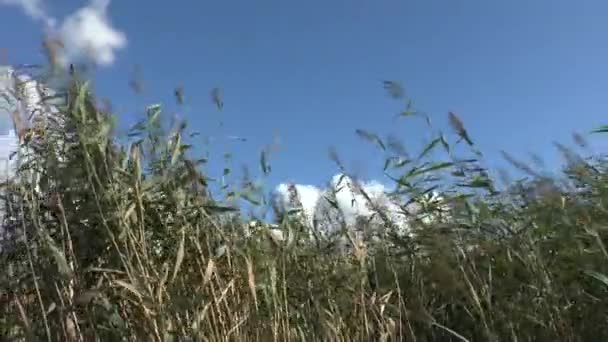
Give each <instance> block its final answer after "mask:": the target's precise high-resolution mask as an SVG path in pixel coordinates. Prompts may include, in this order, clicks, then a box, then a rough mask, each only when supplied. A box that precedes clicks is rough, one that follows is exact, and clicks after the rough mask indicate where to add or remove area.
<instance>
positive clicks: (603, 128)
mask: <svg viewBox="0 0 608 342" xmlns="http://www.w3.org/2000/svg"><path fill="white" fill-rule="evenodd" d="M591 133H608V125H604V126H600V127H598V128H596V129H594V130H593V131H591Z"/></svg>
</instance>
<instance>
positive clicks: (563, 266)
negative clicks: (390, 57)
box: [0, 78, 608, 341]
mask: <svg viewBox="0 0 608 342" xmlns="http://www.w3.org/2000/svg"><path fill="white" fill-rule="evenodd" d="M385 86H386V87H387V90H389V92H390V94H391V95H392V96H393V97H395V98H396V99H398V100H407V99H404V98H403V94H402V92H399V91H398V89H397V88H394V87H396V84H394V83H391V82H387V83H386V84H385ZM65 94H66V101H65V105H62V106H61V108H60V109H61V110H60V113H59V114H58V115H57V117H56V118H55V121H54V122H52V123H47V126H46V127H45V128H44V129H43V130H38V131H35V132H34V131H32V130H29V131H28V130H24V131H23V134H22V136H21V142H22V145H23V151H24V152H23V155H22V156H21V157H20V160H19V165H20V168H19V171H18V177H17V178H16V179H14V180H13V181H12V182H10V183H7V184H5V187H4V192H5V194H6V196H5V197H6V198H5V201H6V205H7V207H8V208H9V209H8V213H7V216H8V217H9V219H7V221H6V223H5V224H6V225H7V227H9V228H10V229H11V230H12V231H13V232H14V234H15V235H16V236H18V237H19V238H18V239H13V241H14V242H13V243H12V244H10V245H6V246H4V247H3V252H2V254H1V255H0V260H1V261H0V263H1V265H2V269H3V272H1V273H0V294H1V295H2V298H1V304H0V312H1V313H0V336H2V337H3V338H4V340H30V341H45V340H46V341H123V340H124V341H130V340H133V341H135V340H137V341H140V340H141V341H188V340H197V341H198V340H202V341H236V340H238V341H241V340H244V341H247V340H261V341H290V340H294V341H295V340H298V341H300V340H303V341H314V340H335V341H351V340H358V341H396V340H408V341H428V340H432V341H503V340H508V341H522V340H523V341H528V340H529V341H532V340H534V341H536V340H560V341H583V340H585V341H587V340H593V341H597V340H602V339H603V338H606V337H608V324H607V323H608V322H607V308H608V262H607V261H608V251H607V250H606V246H605V244H606V236H607V234H606V224H605V222H608V207H607V204H606V203H607V200H608V197H607V195H608V187H607V186H606V184H608V183H607V180H608V170H607V168H606V166H607V163H606V160H605V159H604V158H603V157H602V156H592V157H590V158H587V159H584V158H575V157H574V156H575V154H574V152H573V151H572V150H570V149H568V148H566V147H563V146H562V147H563V149H562V152H564V154H566V155H567V156H569V158H570V159H569V163H568V165H566V166H565V167H564V171H563V173H562V175H561V176H560V177H558V178H556V179H545V178H543V177H542V176H540V175H538V174H534V175H533V177H532V178H531V179H530V180H529V181H520V182H518V183H516V184H512V185H510V186H509V187H507V188H506V189H504V190H498V189H497V188H498V187H497V186H496V185H495V184H496V182H495V181H494V179H493V178H492V177H491V176H490V172H489V170H487V169H486V168H485V167H484V166H483V156H482V154H481V153H480V152H479V151H478V149H477V148H476V146H475V144H474V142H473V140H472V138H471V137H470V136H469V134H468V132H467V131H466V128H465V125H464V123H463V122H462V121H461V120H460V119H459V118H458V116H457V115H456V114H454V113H450V115H449V117H448V120H449V122H450V123H451V125H452V128H453V130H454V133H455V134H456V136H457V139H458V141H456V142H454V143H450V142H449V141H448V140H449V139H448V137H449V136H450V134H448V133H447V132H441V131H440V130H438V129H436V128H434V126H433V125H432V123H431V122H430V119H429V118H428V116H425V115H424V114H420V113H418V112H416V111H414V110H413V109H412V105H411V101H405V102H406V107H405V109H404V111H403V113H402V115H403V116H404V117H406V118H405V119H414V118H409V117H416V116H420V117H421V118H423V119H425V121H426V122H427V124H428V129H429V130H431V131H432V132H434V133H435V134H436V135H435V136H436V139H434V140H432V141H431V142H430V144H429V145H428V146H427V147H425V148H424V149H423V150H422V151H421V152H420V153H419V154H417V155H411V154H410V153H406V152H405V151H404V150H403V149H401V148H399V144H398V143H397V141H395V140H390V141H384V140H383V139H381V138H380V137H379V136H377V135H375V134H373V133H370V132H366V131H365V130H359V131H358V132H357V133H358V134H359V135H360V136H361V137H362V138H364V139H367V140H370V141H372V142H373V143H374V144H376V145H377V146H378V148H379V149H380V150H381V153H384V154H385V155H386V156H387V159H386V163H385V165H384V171H385V173H386V175H387V176H388V177H391V178H392V179H393V180H394V181H395V184H396V189H397V190H396V191H395V194H394V195H396V196H401V197H402V198H403V199H404V200H409V199H411V200H417V199H419V198H422V196H423V195H424V194H425V193H428V192H430V191H441V192H442V194H443V195H444V196H445V197H446V198H447V199H448V200H449V201H450V203H451V208H452V210H451V212H450V213H449V215H447V216H439V218H437V219H435V220H433V221H431V222H430V223H429V222H427V221H423V220H417V219H415V218H412V220H411V221H412V223H411V225H412V227H413V229H415V232H416V234H415V236H414V237H413V238H405V237H402V236H400V235H397V234H391V229H392V228H391V227H392V225H391V222H390V220H381V223H380V225H381V226H382V227H381V228H385V231H386V232H387V234H385V238H384V239H382V240H381V241H380V242H379V243H375V244H355V245H354V247H353V248H352V249H351V250H350V252H348V253H342V254H340V253H335V251H334V250H333V249H332V248H331V246H330V245H331V244H330V242H327V243H324V242H321V243H309V242H307V241H308V240H307V235H305V234H300V235H298V234H297V232H298V231H302V230H303V229H304V227H302V226H301V225H300V224H299V223H298V222H299V221H298V220H296V219H293V218H292V217H291V216H289V215H287V216H286V217H285V218H284V219H283V220H282V222H280V227H281V229H285V230H286V231H288V232H290V233H292V234H295V238H294V239H292V240H290V241H289V242H285V241H277V240H272V239H268V238H267V235H265V234H264V229H262V231H261V232H259V233H256V234H254V235H252V236H250V237H247V238H245V237H244V234H243V229H242V226H243V223H244V222H246V219H247V218H246V217H245V216H246V215H243V214H241V213H239V211H238V210H237V209H235V208H233V207H231V206H229V205H228V204H227V203H225V202H224V201H222V200H220V199H218V198H214V196H213V194H212V192H211V191H210V190H209V187H210V185H209V178H208V175H206V174H204V173H202V172H201V169H200V168H199V166H200V164H201V163H203V162H204V160H197V159H195V158H191V157H189V156H188V155H189V154H188V151H189V148H190V146H188V145H187V144H186V143H184V141H185V140H186V137H187V131H186V127H185V125H181V126H178V127H177V129H174V130H168V129H167V128H166V127H164V126H163V125H162V124H161V120H160V118H161V116H162V115H163V114H162V108H160V107H158V106H152V107H149V108H148V110H147V114H148V116H147V119H146V120H144V121H142V122H141V123H139V124H137V125H136V126H135V127H133V129H132V131H131V132H130V135H129V136H130V141H129V142H128V143H119V142H118V140H117V139H116V135H115V133H114V122H113V119H112V116H111V115H110V113H107V112H104V111H103V110H101V109H100V107H99V106H97V105H96V100H95V98H94V96H93V94H92V93H91V91H90V90H89V88H88V86H87V83H85V82H82V81H80V80H78V79H77V78H73V79H71V80H70V82H69V85H68V86H67V87H66V90H65ZM28 134H29V135H28ZM463 147H466V149H464V148H463ZM458 151H461V152H458ZM467 151H468V152H467ZM457 152H458V153H468V154H467V155H465V157H460V158H458V157H457V156H456V154H457ZM335 159H336V160H337V158H335ZM512 161H515V160H514V159H513V160H512ZM514 164H518V163H517V162H515V163H514ZM522 165H523V164H522ZM522 165H519V167H520V169H522V168H523V169H524V171H525V169H526V166H525V165H524V166H522ZM516 166H518V165H516ZM542 184H551V185H552V186H550V187H546V186H545V187H543V186H541V185H542ZM424 208H425V209H424V211H425V213H427V214H432V213H434V211H435V210H436V208H433V206H430V205H429V206H424ZM380 214H381V213H380ZM425 222H426V223H425Z"/></svg>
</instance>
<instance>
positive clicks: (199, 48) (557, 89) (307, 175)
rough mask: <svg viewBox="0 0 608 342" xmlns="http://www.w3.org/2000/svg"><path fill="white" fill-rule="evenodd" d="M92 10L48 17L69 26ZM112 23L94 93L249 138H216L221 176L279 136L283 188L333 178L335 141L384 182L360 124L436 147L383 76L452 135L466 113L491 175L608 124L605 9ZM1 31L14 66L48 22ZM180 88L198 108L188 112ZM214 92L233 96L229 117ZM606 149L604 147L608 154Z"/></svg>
mask: <svg viewBox="0 0 608 342" xmlns="http://www.w3.org/2000/svg"><path fill="white" fill-rule="evenodd" d="M85 4H86V2H82V1H77V0H63V1H61V0H58V1H53V2H51V1H48V2H47V3H46V7H47V9H48V12H49V13H50V14H51V15H52V16H54V17H57V18H62V17H64V16H65V15H68V14H69V13H72V12H73V11H74V10H76V9H77V8H79V7H81V6H83V5H85ZM109 16H110V18H111V20H112V24H113V25H114V26H115V27H116V28H117V29H119V30H120V31H123V32H124V33H125V34H126V36H127V38H128V44H127V46H126V47H125V48H124V49H120V50H119V51H117V54H116V61H115V63H114V64H113V65H110V66H108V67H104V68H100V69H99V72H98V75H97V78H96V87H97V89H98V90H99V92H100V95H101V96H103V97H107V98H109V99H111V101H112V102H113V105H114V108H115V109H116V111H117V113H118V114H119V115H120V119H121V121H122V122H123V123H129V122H133V121H134V120H136V118H137V115H140V114H138V113H139V112H141V108H143V106H144V105H146V104H150V103H155V102H160V103H163V104H165V105H166V108H167V110H168V111H169V113H168V114H171V113H173V112H174V111H179V114H180V115H181V116H182V117H185V118H186V119H187V120H188V121H189V123H190V126H191V128H192V129H194V130H198V131H201V132H202V133H203V134H204V135H213V136H216V137H221V136H223V135H224V136H225V135H234V136H241V137H245V138H247V139H248V141H247V142H245V143H242V142H236V141H216V142H214V143H213V144H214V145H213V146H214V147H213V148H212V150H213V152H214V155H213V156H212V157H214V158H215V159H214V161H215V163H216V166H217V167H220V166H221V167H223V165H222V159H221V157H220V155H221V153H222V151H223V149H228V150H230V151H231V152H233V153H234V160H235V163H233V167H235V168H236V169H238V168H239V167H240V163H243V162H244V163H246V164H248V165H250V166H251V167H252V170H254V171H255V172H254V173H259V172H258V168H257V167H258V160H259V153H260V150H261V149H262V148H263V147H264V146H266V145H268V144H270V143H272V142H273V141H274V140H275V137H278V139H279V141H280V149H279V150H278V153H277V154H275V155H273V156H272V159H271V164H272V167H273V173H272V175H271V177H270V178H269V182H270V185H275V184H277V183H278V182H282V181H295V182H299V183H305V184H320V183H322V182H325V181H327V180H329V178H330V177H331V176H332V175H333V174H335V172H336V167H335V166H334V165H333V164H332V162H330V161H329V160H328V158H327V149H328V147H329V146H335V147H336V149H337V151H338V152H339V154H340V155H341V156H342V159H343V160H344V161H345V162H346V164H347V165H348V166H350V167H352V168H354V169H355V170H356V171H357V172H359V173H360V174H362V175H363V176H366V177H367V178H378V177H379V176H380V172H381V168H382V157H381V156H380V155H379V154H378V153H377V151H376V149H374V147H373V146H371V145H369V144H367V143H365V142H363V141H361V140H360V139H359V138H357V136H356V135H355V134H354V131H355V129H357V128H366V129H368V130H370V131H373V132H376V133H378V134H381V135H383V136H384V135H386V134H393V135H395V136H397V137H399V138H401V139H403V141H404V142H405V145H406V147H407V146H410V145H411V146H418V145H419V144H420V143H421V142H422V141H425V139H428V138H429V133H428V132H427V131H426V130H425V127H424V124H423V123H422V122H420V121H419V120H411V119H409V120H403V119H402V120H397V119H395V114H396V113H398V112H399V110H400V109H401V107H402V104H401V103H398V102H395V101H393V100H391V99H389V98H388V97H387V96H386V94H385V92H384V90H383V88H382V81H383V80H396V81H400V82H402V84H403V85H404V87H405V89H406V91H407V94H408V95H409V96H410V97H411V98H412V99H413V101H414V103H415V105H416V107H417V108H418V109H420V110H422V111H425V112H427V113H429V114H430V115H431V117H432V118H433V120H434V122H436V123H437V124H440V125H441V126H442V128H445V129H446V130H447V128H446V127H447V125H446V122H447V112H448V111H454V112H456V113H458V114H459V115H460V117H461V118H462V119H463V121H464V122H465V125H466V127H467V128H468V130H469V132H470V134H471V136H472V137H473V138H474V140H475V141H476V142H477V144H478V145H479V146H480V148H481V150H482V151H483V152H484V153H485V154H486V155H487V157H488V160H489V163H490V165H491V166H494V165H500V164H501V162H500V158H499V154H498V152H499V151H500V150H501V149H504V150H507V151H509V152H511V153H512V154H513V155H515V156H518V157H521V158H526V157H527V155H528V153H529V152H535V153H538V154H540V155H542V156H543V157H544V158H545V160H546V161H547V163H548V165H550V166H551V165H553V166H555V165H557V158H558V156H557V153H556V152H555V150H554V148H553V147H552V142H553V141H554V140H557V141H560V142H566V143H569V142H570V141H571V138H570V137H571V133H572V132H573V131H579V132H583V133H584V132H588V131H589V130H590V129H592V128H594V127H596V126H598V125H600V124H603V123H606V122H608V116H607V115H606V114H605V113H606V112H607V110H608V96H607V94H608V67H607V65H608V64H607V63H608V40H607V37H608V21H607V20H606V18H607V17H608V2H606V1H601V0H597V1H592V0H586V1H577V2H573V1H562V0H554V1H548V0H547V1H529V0H528V1H523V0H516V1H482V0H468V1H465V0H450V1H439V0H425V1H405V0H402V1H388V0H378V1H352V0H350V1H345V0H344V1H342V0H340V1H338V0H332V1H318V0H310V1H306V2H302V1H298V2H296V1H278V0H266V1H230V0H224V1H214V2H211V1H185V0H174V1H172V2H166V1H155V0H149V1H146V2H145V4H144V2H136V1H117V0H115V1H113V2H112V3H111V5H110V7H109ZM0 22H2V25H3V28H4V30H2V31H0V41H2V44H3V46H0V48H3V49H5V50H4V51H6V52H7V56H8V59H9V61H10V62H12V63H29V62H37V61H40V60H41V59H42V56H41V53H40V39H41V37H42V28H41V25H39V24H38V23H37V22H35V21H32V20H31V19H30V18H28V17H27V16H25V15H23V14H22V12H21V11H19V10H18V9H17V8H16V7H6V6H5V7H0ZM135 65H138V66H139V69H140V70H141V76H142V79H143V83H144V87H145V88H144V94H143V95H140V96H137V97H136V96H134V94H133V93H132V92H131V90H130V88H129V87H128V81H129V75H130V74H131V72H132V70H133V67H134V66H135ZM178 85H179V86H183V88H184V90H185V95H186V101H187V106H185V107H184V108H178V107H176V106H175V105H174V103H175V101H174V100H173V95H172V94H173V89H174V88H175V87H176V86H178ZM213 87H220V88H221V89H222V90H223V94H224V102H225V107H224V111H223V112H221V113H219V112H218V111H216V110H215V109H214V106H213V104H212V103H211V101H210V95H209V93H210V90H211V89H212V88H213ZM220 122H222V123H223V125H222V126H221V127H220ZM604 139H606V138H604ZM592 141H593V142H597V143H595V148H596V150H597V151H601V148H603V147H605V146H607V144H605V143H602V138H593V139H592ZM195 144H196V146H197V148H198V149H199V151H203V149H205V148H206V147H204V146H203V144H202V142H196V141H195ZM413 149H414V148H413ZM414 150H415V149H414Z"/></svg>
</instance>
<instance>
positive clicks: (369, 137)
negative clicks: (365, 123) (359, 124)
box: [355, 129, 386, 151]
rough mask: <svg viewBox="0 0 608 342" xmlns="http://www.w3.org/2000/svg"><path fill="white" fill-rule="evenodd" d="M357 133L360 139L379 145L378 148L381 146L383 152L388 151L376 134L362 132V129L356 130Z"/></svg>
mask: <svg viewBox="0 0 608 342" xmlns="http://www.w3.org/2000/svg"><path fill="white" fill-rule="evenodd" d="M355 133H357V135H358V136H359V137H361V138H362V139H365V140H367V141H371V142H373V143H375V144H377V145H378V146H380V148H381V149H382V150H383V151H386V146H385V145H384V143H383V142H382V139H380V137H378V135H376V134H374V133H370V132H367V131H365V130H362V129H357V130H355Z"/></svg>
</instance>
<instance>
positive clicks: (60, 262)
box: [42, 232, 72, 278]
mask: <svg viewBox="0 0 608 342" xmlns="http://www.w3.org/2000/svg"><path fill="white" fill-rule="evenodd" d="M42 237H43V238H44V240H45V242H46V245H47V248H48V249H49V251H50V252H51V255H52V256H53V259H54V260H55V263H56V264H57V269H58V271H59V274H60V275H61V276H64V277H68V278H69V277H71V275H72V271H71V270H70V267H69V266H68V261H67V259H66V257H65V254H63V252H62V251H61V250H60V249H59V248H58V247H57V245H56V244H55V241H53V239H52V238H51V237H50V236H49V235H48V233H47V232H44V233H42Z"/></svg>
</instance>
